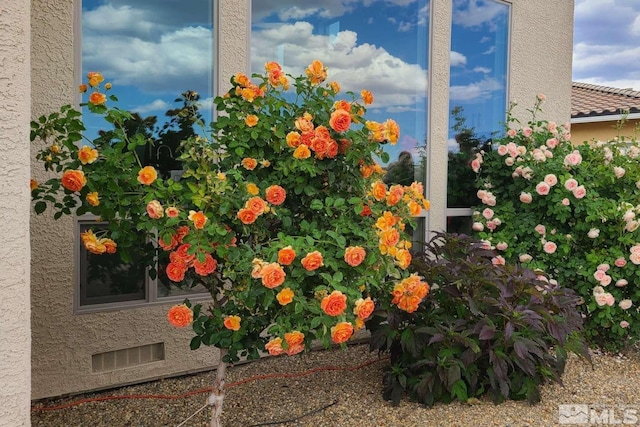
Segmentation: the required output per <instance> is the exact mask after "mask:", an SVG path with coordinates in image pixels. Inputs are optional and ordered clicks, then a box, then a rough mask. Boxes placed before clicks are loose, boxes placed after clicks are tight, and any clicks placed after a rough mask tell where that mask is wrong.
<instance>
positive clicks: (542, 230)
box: [534, 224, 547, 236]
mask: <svg viewBox="0 0 640 427" xmlns="http://www.w3.org/2000/svg"><path fill="white" fill-rule="evenodd" d="M534 230H536V232H537V233H538V234H541V235H543V236H544V235H545V233H546V232H547V227H545V226H544V225H542V224H538V225H536V227H535V228H534Z"/></svg>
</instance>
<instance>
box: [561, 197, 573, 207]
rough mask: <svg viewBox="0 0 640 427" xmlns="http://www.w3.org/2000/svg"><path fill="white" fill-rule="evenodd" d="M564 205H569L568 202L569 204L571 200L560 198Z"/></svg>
mask: <svg viewBox="0 0 640 427" xmlns="http://www.w3.org/2000/svg"><path fill="white" fill-rule="evenodd" d="M561 203H562V204H563V205H564V206H569V204H571V202H570V201H569V199H567V198H566V197H565V198H564V199H562V202H561Z"/></svg>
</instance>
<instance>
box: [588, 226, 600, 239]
mask: <svg viewBox="0 0 640 427" xmlns="http://www.w3.org/2000/svg"><path fill="white" fill-rule="evenodd" d="M599 235H600V230H598V229H597V228H592V229H591V230H589V232H588V233H587V236H589V238H590V239H595V238H597V237H598V236H599Z"/></svg>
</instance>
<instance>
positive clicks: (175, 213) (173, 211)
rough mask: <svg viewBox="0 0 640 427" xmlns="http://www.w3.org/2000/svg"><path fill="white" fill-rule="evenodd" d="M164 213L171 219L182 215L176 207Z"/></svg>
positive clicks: (169, 208) (170, 207)
mask: <svg viewBox="0 0 640 427" xmlns="http://www.w3.org/2000/svg"><path fill="white" fill-rule="evenodd" d="M164 213H166V214H167V216H168V217H169V218H177V217H178V215H180V210H179V209H178V208H176V207H175V206H169V207H168V208H167V209H165V211H164Z"/></svg>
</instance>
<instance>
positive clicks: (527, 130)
mask: <svg viewBox="0 0 640 427" xmlns="http://www.w3.org/2000/svg"><path fill="white" fill-rule="evenodd" d="M532 133H533V129H531V128H530V127H525V128H523V129H522V134H523V135H524V136H525V138H529V137H530V136H531V134H532Z"/></svg>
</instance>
